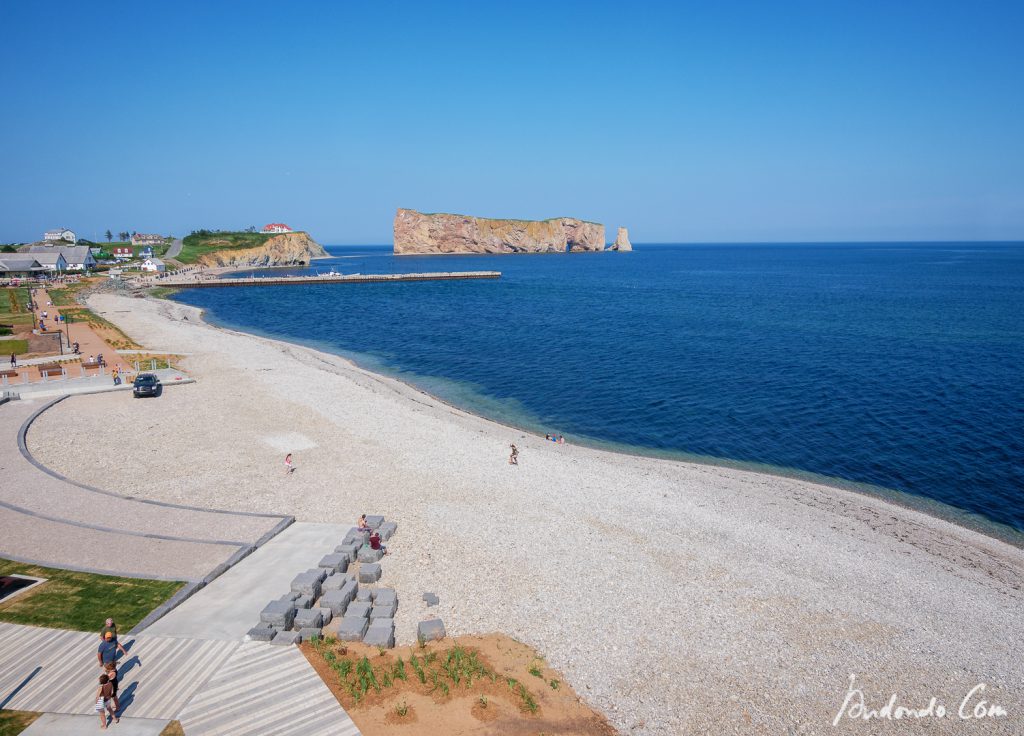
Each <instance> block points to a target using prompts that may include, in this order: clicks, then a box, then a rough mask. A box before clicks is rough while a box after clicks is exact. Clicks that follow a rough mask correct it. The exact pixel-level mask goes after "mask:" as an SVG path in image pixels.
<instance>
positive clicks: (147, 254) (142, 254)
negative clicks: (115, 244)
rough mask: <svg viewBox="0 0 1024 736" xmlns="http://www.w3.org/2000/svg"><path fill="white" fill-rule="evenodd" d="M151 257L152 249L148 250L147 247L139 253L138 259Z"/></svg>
mask: <svg viewBox="0 0 1024 736" xmlns="http://www.w3.org/2000/svg"><path fill="white" fill-rule="evenodd" d="M152 257H153V249H152V248H150V247H149V246H148V245H147V246H146V247H145V248H143V249H142V250H140V251H139V258H152Z"/></svg>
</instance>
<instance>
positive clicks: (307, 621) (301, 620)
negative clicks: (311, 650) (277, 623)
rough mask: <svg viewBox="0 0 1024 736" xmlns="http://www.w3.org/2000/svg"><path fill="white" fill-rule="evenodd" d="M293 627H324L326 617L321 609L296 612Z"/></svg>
mask: <svg viewBox="0 0 1024 736" xmlns="http://www.w3.org/2000/svg"><path fill="white" fill-rule="evenodd" d="M292 625H293V626H294V627H295V628H296V629H307V628H317V629H319V628H320V627H321V626H323V625H324V617H323V615H322V614H321V613H320V609H319V608H309V609H305V610H301V611H296V612H295V621H294V622H293V623H292ZM303 640H305V637H303Z"/></svg>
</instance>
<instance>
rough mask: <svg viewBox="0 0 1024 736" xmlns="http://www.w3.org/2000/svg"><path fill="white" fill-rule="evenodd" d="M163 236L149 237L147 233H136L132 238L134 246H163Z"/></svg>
mask: <svg viewBox="0 0 1024 736" xmlns="http://www.w3.org/2000/svg"><path fill="white" fill-rule="evenodd" d="M163 242H164V236H163V235H149V234H146V233H135V234H134V235H133V236H132V245H162V244H163Z"/></svg>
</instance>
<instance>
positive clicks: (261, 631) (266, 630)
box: [246, 624, 277, 641]
mask: <svg viewBox="0 0 1024 736" xmlns="http://www.w3.org/2000/svg"><path fill="white" fill-rule="evenodd" d="M246 636H248V637H249V639H251V640H252V641H270V640H271V639H273V638H274V637H275V636H277V629H275V628H274V627H272V626H266V625H265V624H260V625H259V626H253V627H252V628H251V629H249V632H248V633H247V634H246Z"/></svg>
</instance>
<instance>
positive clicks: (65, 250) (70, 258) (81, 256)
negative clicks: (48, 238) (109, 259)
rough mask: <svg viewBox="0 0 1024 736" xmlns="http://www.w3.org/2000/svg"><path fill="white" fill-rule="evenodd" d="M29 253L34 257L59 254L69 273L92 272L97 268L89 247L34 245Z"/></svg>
mask: <svg viewBox="0 0 1024 736" xmlns="http://www.w3.org/2000/svg"><path fill="white" fill-rule="evenodd" d="M28 252H29V253H31V254H32V255H34V256H35V255H45V254H47V253H59V254H60V255H61V256H62V257H63V258H64V261H65V265H64V268H65V269H67V270H68V271H91V270H92V269H94V268H95V267H96V257H95V256H94V255H93V253H92V249H91V248H89V246H87V245H33V246H32V247H31V248H29V249H28Z"/></svg>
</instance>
